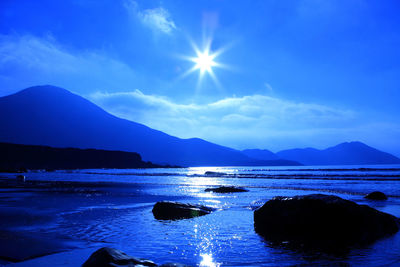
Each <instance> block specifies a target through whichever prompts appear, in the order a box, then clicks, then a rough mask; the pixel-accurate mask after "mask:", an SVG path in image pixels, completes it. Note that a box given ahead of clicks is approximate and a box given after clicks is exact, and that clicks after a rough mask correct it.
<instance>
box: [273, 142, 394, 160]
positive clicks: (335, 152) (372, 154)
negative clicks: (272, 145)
mask: <svg viewBox="0 0 400 267" xmlns="http://www.w3.org/2000/svg"><path fill="white" fill-rule="evenodd" d="M276 155H277V156H278V157H279V158H282V159H288V160H294V161H298V162H300V163H302V164H304V165H362V164H400V159H399V158H397V157H395V156H393V155H391V154H389V153H386V152H382V151H379V150H377V149H375V148H372V147H370V146H367V145H366V144H363V143H361V142H346V143H342V144H339V145H337V146H334V147H330V148H327V149H324V150H319V149H315V148H304V149H300V148H296V149H289V150H283V151H280V152H278V153H276Z"/></svg>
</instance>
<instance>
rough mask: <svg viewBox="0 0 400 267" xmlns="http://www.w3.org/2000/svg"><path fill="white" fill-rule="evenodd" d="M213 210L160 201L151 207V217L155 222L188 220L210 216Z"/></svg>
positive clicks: (199, 206)
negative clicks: (152, 216)
mask: <svg viewBox="0 0 400 267" xmlns="http://www.w3.org/2000/svg"><path fill="white" fill-rule="evenodd" d="M212 211H214V209H213V208H210V207H206V206H202V205H191V204H184V203H179V202H171V201H161V202H157V203H156V204H155V205H154V207H153V215H154V218H156V219H157V220H179V219H190V218H194V217H198V216H203V215H207V214H210V213H211V212H212Z"/></svg>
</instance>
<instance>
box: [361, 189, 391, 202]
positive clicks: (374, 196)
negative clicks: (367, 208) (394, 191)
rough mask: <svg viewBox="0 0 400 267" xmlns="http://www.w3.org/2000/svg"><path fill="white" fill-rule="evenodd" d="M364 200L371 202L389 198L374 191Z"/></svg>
mask: <svg viewBox="0 0 400 267" xmlns="http://www.w3.org/2000/svg"><path fill="white" fill-rule="evenodd" d="M364 198H367V199H371V200H387V199H388V197H387V196H386V195H385V194H384V193H382V192H379V191H374V192H372V193H369V194H367V195H366V196H365V197H364Z"/></svg>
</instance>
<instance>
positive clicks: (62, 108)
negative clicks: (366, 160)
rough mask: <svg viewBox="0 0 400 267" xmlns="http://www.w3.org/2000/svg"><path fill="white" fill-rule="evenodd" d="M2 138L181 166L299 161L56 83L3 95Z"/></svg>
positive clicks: (279, 163)
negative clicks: (219, 140)
mask: <svg viewBox="0 0 400 267" xmlns="http://www.w3.org/2000/svg"><path fill="white" fill-rule="evenodd" d="M0 114H2V116H1V117H0V142H7V143H14V144H29V145H45V146H51V147H58V148H62V147H74V148H84V149H87V148H94V149H103V150H118V151H127V152H137V153H139V154H140V155H141V156H142V158H143V160H145V161H151V162H153V163H158V164H170V165H179V166H227V165H231V166H235V165H237V166H245V165H258V166H261V165H267V166H268V165H300V164H299V163H297V162H293V161H288V160H258V159H253V158H249V157H247V156H246V155H244V154H243V153H241V152H240V151H238V150H235V149H232V148H228V147H224V146H220V145H216V144H213V143H210V142H207V141H205V140H202V139H199V138H191V139H181V138H177V137H174V136H170V135H168V134H166V133H163V132H161V131H157V130H154V129H151V128H149V127H147V126H145V125H143V124H140V123H136V122H133V121H128V120H124V119H120V118H117V117H115V116H113V115H111V114H110V113H107V112H106V111H104V110H103V109H101V108H100V107H98V106H96V105H95V104H93V103H91V102H90V101H88V100H86V99H84V98H83V97H81V96H78V95H76V94H73V93H71V92H69V91H67V90H65V89H62V88H59V87H55V86H49V85H46V86H35V87H30V88H27V89H24V90H22V91H20V92H17V93H16V94H12V95H9V96H4V97H1V98H0Z"/></svg>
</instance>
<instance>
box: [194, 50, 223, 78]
mask: <svg viewBox="0 0 400 267" xmlns="http://www.w3.org/2000/svg"><path fill="white" fill-rule="evenodd" d="M196 54H197V57H195V58H192V61H193V62H194V63H196V65H195V66H194V68H195V69H199V70H200V72H201V73H204V72H208V73H212V67H215V66H217V65H218V64H217V63H216V62H215V61H214V58H215V57H216V54H211V55H210V52H209V51H208V50H205V51H203V52H200V51H196Z"/></svg>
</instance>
